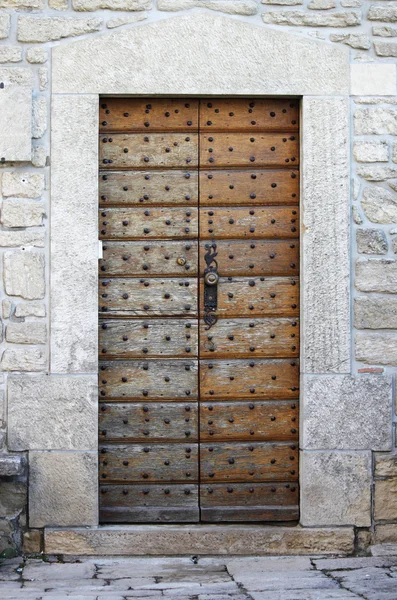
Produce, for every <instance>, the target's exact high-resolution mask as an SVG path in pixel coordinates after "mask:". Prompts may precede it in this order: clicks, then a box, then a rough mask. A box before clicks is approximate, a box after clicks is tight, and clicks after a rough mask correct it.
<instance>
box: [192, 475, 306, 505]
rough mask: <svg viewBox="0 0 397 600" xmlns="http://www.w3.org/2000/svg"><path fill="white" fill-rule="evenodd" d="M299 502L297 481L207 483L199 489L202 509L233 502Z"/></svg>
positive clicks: (252, 503)
mask: <svg viewBox="0 0 397 600" xmlns="http://www.w3.org/2000/svg"><path fill="white" fill-rule="evenodd" d="M231 490H232V491H231ZM298 502H299V487H298V484H297V483H291V482H290V481H288V482H286V481H284V482H273V483H234V484H233V485H232V486H231V485H230V484H224V483H214V484H212V483H209V484H207V485H202V486H201V489H200V505H201V508H203V509H209V508H213V509H216V508H227V507H230V505H231V504H233V505H234V506H236V507H240V508H249V509H250V508H252V507H255V506H256V507H258V508H259V507H265V506H272V507H282V506H283V507H291V506H294V505H296V504H298Z"/></svg>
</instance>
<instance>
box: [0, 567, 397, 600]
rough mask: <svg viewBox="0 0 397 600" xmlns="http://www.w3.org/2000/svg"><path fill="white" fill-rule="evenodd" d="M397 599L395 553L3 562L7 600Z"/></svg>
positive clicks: (0, 583)
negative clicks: (341, 555)
mask: <svg viewBox="0 0 397 600" xmlns="http://www.w3.org/2000/svg"><path fill="white" fill-rule="evenodd" d="M62 598H67V599H71V600H129V599H131V600H137V599H141V598H142V599H146V598H147V599H149V600H160V599H162V600H164V599H168V600H172V599H174V600H354V599H360V598H361V599H362V598H364V599H366V600H397V556H394V557H368V558H367V557H366V558H319V557H313V558H309V557H274V558H273V557H269V558H263V557H249V558H234V557H230V558H219V557H216V558H215V557H214V558H211V557H199V558H197V557H190V558H188V557H184V558H154V557H153V558H88V559H85V560H76V562H66V563H64V562H59V561H57V560H56V559H55V558H54V559H49V561H48V562H47V561H43V560H39V559H26V560H23V559H18V558H15V559H11V560H5V561H3V562H2V563H0V599H1V600H23V599H25V600H42V599H43V600H59V599H62Z"/></svg>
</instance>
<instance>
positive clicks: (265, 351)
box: [200, 318, 299, 358]
mask: <svg viewBox="0 0 397 600" xmlns="http://www.w3.org/2000/svg"><path fill="white" fill-rule="evenodd" d="M293 323H294V325H292V324H293ZM206 327H207V326H206V325H205V323H204V322H203V321H201V323H200V356H201V358H229V357H230V358H251V357H262V358H263V357H267V358H286V357H297V356H298V355H299V326H298V325H297V322H296V321H295V320H294V319H238V318H236V319H219V320H218V322H217V323H215V325H213V326H212V327H211V329H210V330H209V331H207V329H206Z"/></svg>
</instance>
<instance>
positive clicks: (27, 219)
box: [0, 0, 397, 555]
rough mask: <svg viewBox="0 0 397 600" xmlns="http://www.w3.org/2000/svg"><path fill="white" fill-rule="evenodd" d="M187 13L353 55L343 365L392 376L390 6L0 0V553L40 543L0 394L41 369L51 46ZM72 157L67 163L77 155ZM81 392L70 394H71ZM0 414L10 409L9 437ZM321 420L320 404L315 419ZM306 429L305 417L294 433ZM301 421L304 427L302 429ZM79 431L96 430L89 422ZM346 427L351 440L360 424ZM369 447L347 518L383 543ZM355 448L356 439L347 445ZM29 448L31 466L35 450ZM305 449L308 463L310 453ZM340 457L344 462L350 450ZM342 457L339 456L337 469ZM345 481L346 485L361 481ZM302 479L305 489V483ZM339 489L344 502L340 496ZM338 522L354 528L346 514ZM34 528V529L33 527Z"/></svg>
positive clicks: (395, 164)
mask: <svg viewBox="0 0 397 600" xmlns="http://www.w3.org/2000/svg"><path fill="white" fill-rule="evenodd" d="M189 11H191V13H192V16H193V17H194V15H196V14H197V13H198V12H199V11H200V12H201V11H207V12H208V11H217V12H219V13H227V14H229V15H233V18H235V19H237V20H243V21H247V22H250V23H255V24H257V25H258V26H260V27H263V28H265V27H266V28H271V29H282V30H283V31H289V32H291V33H294V34H296V35H297V36H303V37H308V38H316V39H319V40H324V42H326V43H328V44H330V45H344V46H347V47H348V48H349V51H350V55H351V63H352V64H354V65H356V67H355V70H354V79H353V89H352V92H353V93H354V94H355V95H354V96H353V97H352V100H351V110H352V124H353V125H352V132H351V133H352V140H351V143H352V227H353V236H352V237H353V242H352V243H353V248H352V255H353V264H352V282H353V283H352V286H353V287H352V289H353V303H354V306H353V309H354V327H355V330H354V335H353V339H354V347H353V348H352V361H353V371H352V373H353V375H354V374H356V375H360V374H365V373H371V374H377V375H378V376H379V377H382V376H385V375H389V376H392V377H393V378H394V373H395V371H396V367H397V96H396V66H395V62H396V57H397V3H395V2H393V1H390V0H373V2H367V1H366V0H262V2H260V1H259V0H155V2H152V0H48V2H47V0H0V63H1V66H0V128H1V131H0V191H1V211H0V224H1V228H0V254H1V255H2V256H1V257H0V269H1V271H2V294H1V301H2V308H1V313H2V314H1V316H2V329H1V332H2V333H1V344H0V370H1V371H2V374H1V382H0V385H1V386H2V389H1V396H0V454H1V458H0V477H3V479H2V480H1V482H0V485H1V486H2V488H1V489H2V492H0V555H1V552H2V551H8V549H10V548H17V549H20V548H21V546H22V541H23V540H22V536H23V532H24V531H25V537H24V542H23V543H24V547H25V549H26V550H27V551H39V550H40V532H39V531H38V530H32V529H31V530H30V531H27V513H26V502H27V489H26V482H27V457H25V453H24V447H23V444H22V445H18V439H17V438H16V436H15V429H17V423H18V410H16V411H14V412H13V411H12V410H10V411H7V406H6V402H7V378H8V376H9V374H10V373H12V372H25V373H37V374H39V373H42V374H45V373H46V372H48V366H49V344H48V336H49V326H48V319H49V313H50V306H49V302H48V289H49V282H48V276H49V245H48V239H49V219H50V215H51V207H50V204H49V172H50V165H51V156H50V138H49V117H50V92H51V78H50V66H51V49H52V48H53V47H55V46H58V45H60V44H62V45H65V44H68V43H70V41H71V40H72V39H75V38H76V37H80V38H83V37H95V36H98V35H99V34H103V33H105V32H106V31H107V30H113V29H115V28H121V29H126V28H133V27H139V26H140V25H141V22H144V21H146V22H153V21H158V20H160V19H167V18H168V17H169V16H170V15H172V14H174V13H175V12H186V13H187V12H189ZM208 52H209V53H210V52H211V48H208ZM31 91H33V93H32V94H31ZM75 161H76V169H78V167H79V156H76V157H75ZM67 218H69V219H70V220H71V221H72V220H73V219H76V218H78V215H74V214H69V215H68V217H67ZM326 227H327V223H326V222H324V228H326ZM71 243H72V240H71ZM43 376H44V375H43ZM387 381H389V379H387ZM338 385H339V384H338ZM346 385H350V383H349V382H348V383H347V384H346ZM393 385H394V384H393ZM353 387H354V386H353ZM308 388H310V386H308ZM328 389H329V388H328ZM56 393H57V394H58V395H59V394H60V393H61V392H60V391H59V390H58V391H57V392H56ZM335 393H336V392H335ZM338 393H340V394H341V395H342V396H343V397H344V398H345V401H346V406H347V405H348V404H349V402H350V400H351V399H352V396H349V395H346V393H345V392H343V393H342V392H338ZM374 393H376V386H375V392H374ZM84 394H85V392H84V393H83V392H82V397H84ZM352 394H353V392H352ZM353 395H354V394H353ZM91 397H92V396H90V398H91ZM338 397H339V396H338ZM367 399H368V398H367ZM331 400H332V398H331ZM49 401H50V399H49ZM32 402H33V403H34V395H33V396H32ZM363 405H364V407H365V412H364V408H362V407H361V412H360V396H359V394H356V395H354V406H355V410H356V411H357V423H358V424H359V426H358V429H361V430H362V431H364V430H365V423H366V422H368V419H370V418H372V417H371V410H372V411H374V415H375V413H376V401H375V402H374V400H373V397H372V402H370V406H369V405H368V402H364V403H363ZM17 409H18V406H17ZM380 410H382V415H381V417H382V418H383V416H384V415H385V414H386V416H387V418H388V419H389V421H388V422H389V429H388V431H389V436H390V437H389V440H391V436H392V435H393V436H394V438H393V439H395V432H393V428H394V427H395V425H394V421H395V420H396V419H395V410H393V415H392V414H388V412H387V410H388V409H387V406H386V407H383V408H382V409H380ZM7 414H8V415H9V418H10V419H14V427H13V432H12V435H10V436H9V438H8V439H7V434H6V428H7ZM60 414H61V413H60ZM374 415H373V416H374ZM322 418H324V415H323V414H321V415H320V416H319V419H320V420H321V419H322ZM330 418H332V411H331V413H330ZM15 423H16V425H15ZM33 424H34V404H33V409H32V426H33ZM309 429H310V423H309V424H308V427H307V431H308V430H309ZM386 429H387V427H386ZM307 431H306V430H305V435H309V434H308V433H307ZM383 431H384V428H383ZM48 435H49V436H51V435H54V432H48ZM55 435H58V432H55ZM90 435H95V434H94V433H93V432H90ZM355 435H357V436H358V438H359V437H360V431H359V430H358V431H357V432H355ZM363 435H365V434H364V433H363ZM371 444H372V445H370V446H367V445H366V446H364V447H365V448H366V449H367V448H369V447H370V448H371V449H373V450H375V452H374V454H375V459H374V461H368V456H367V455H366V456H365V457H362V460H361V459H360V460H358V462H357V457H355V458H354V460H353V462H352V464H353V466H352V467H351V469H353V471H354V469H356V470H357V472H361V471H360V470H362V472H364V473H365V476H364V478H361V480H360V481H361V488H360V489H361V490H362V485H365V494H364V496H365V499H364V500H363V502H364V504H365V506H364V508H363V507H361V508H362V511H363V514H364V513H365V514H364V516H363V518H362V519H358V524H359V525H360V527H361V526H362V531H363V533H360V532H359V534H358V535H359V537H360V536H361V538H360V539H362V540H364V541H367V542H368V540H369V534H368V531H369V529H368V528H369V526H370V525H371V523H372V524H373V523H374V522H376V523H379V524H380V527H379V528H378V531H379V534H378V539H379V540H381V539H382V535H383V533H382V531H384V535H385V536H386V537H387V536H389V537H387V541H391V540H390V536H392V535H393V534H392V533H387V532H390V531H391V532H393V531H394V536H395V538H397V500H396V497H397V470H396V461H397V459H396V456H395V455H394V453H391V454H387V453H383V452H376V448H377V445H376V441H374V442H373V443H372V441H371ZM386 445H387V444H386ZM389 445H390V444H389ZM394 446H395V442H393V447H394ZM43 447H45V445H44V446H41V448H43ZM382 447H385V446H382ZM360 448H361V446H360V441H359V439H358V441H357V450H360ZM33 454H34V452H33ZM344 456H345V458H346V456H347V455H344ZM33 458H34V461H33V463H34V468H35V469H36V470H37V469H38V468H39V463H40V460H39V459H40V454H38V456H33ZM336 458H337V457H336ZM336 458H335V456H334V457H333V459H332V460H333V462H332V461H330V460H328V459H327V460H326V461H325V462H326V466H324V465H322V466H321V465H320V466H319V464H320V463H318V462H317V463H316V464H314V463H313V464H312V466H311V469H312V471H313V472H316V469H318V476H321V474H322V473H324V468H325V469H328V471H329V473H331V475H330V480H331V483H332V482H333V484H332V485H337V483H338V479H337V478H336V477H335V476H334V475H335V473H337V472H340V466H338V461H337V460H336ZM318 459H319V460H320V461H321V460H322V457H321V456H318ZM307 460H309V458H308V459H307ZM346 460H348V461H350V457H349V456H347V459H346ZM313 461H314V455H313ZM354 461H356V462H354ZM360 461H361V462H360ZM372 462H373V463H374V466H373V465H372ZM33 463H32V464H33ZM364 463H365V464H364ZM346 464H347V463H346V462H345V463H343V468H344V469H346ZM354 465H355V466H354ZM320 467H321V468H320ZM35 472H36V471H35ZM33 474H34V473H33ZM363 481H364V484H363V483H362V482H363ZM339 483H340V481H339ZM343 485H349V478H346V477H345V478H344V480H343ZM351 485H352V488H351V489H352V490H353V491H354V490H357V488H356V487H354V486H355V485H358V487H360V482H358V483H357V482H352V483H351ZM307 486H308V487H307V489H308V490H309V489H310V482H307ZM354 493H356V492H354ZM327 497H328V498H329V499H330V500H328V501H329V502H331V501H332V494H331V495H330V494H326V497H324V498H322V499H320V500H321V501H322V502H326V501H327ZM346 498H347V500H346V501H348V495H347V496H346ZM317 500H319V499H317ZM321 518H322V516H321V515H319V522H318V523H314V522H311V523H310V524H311V525H321V524H322V523H321V522H320V521H321ZM338 518H339V517H338V516H336V517H335V520H336V522H333V523H332V524H336V525H338V524H339V522H338ZM351 521H352V523H351V524H353V525H354V524H355V517H354V515H353V516H352V519H351ZM385 523H386V524H387V523H394V524H395V525H394V529H393V527H390V525H387V527H386V528H385V529H384V530H382V527H383V526H384V524H385ZM36 525H37V527H40V523H37V524H36ZM394 541H395V540H394Z"/></svg>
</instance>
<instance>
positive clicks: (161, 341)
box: [98, 319, 198, 359]
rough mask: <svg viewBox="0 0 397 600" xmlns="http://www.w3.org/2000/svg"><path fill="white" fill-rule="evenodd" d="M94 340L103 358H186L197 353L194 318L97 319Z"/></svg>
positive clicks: (195, 322) (195, 320)
mask: <svg viewBox="0 0 397 600" xmlns="http://www.w3.org/2000/svg"><path fill="white" fill-rule="evenodd" d="M98 337H99V355H100V356H103V355H104V354H106V356H105V357H104V358H106V359H110V358H142V357H147V358H148V357H151V358H153V357H161V356H164V357H165V356H169V357H177V356H179V357H186V356H190V355H191V356H196V355H197V350H198V348H197V344H198V326H197V319H150V320H149V321H148V322H146V320H143V319H134V320H131V319H123V320H120V319H113V320H112V319H101V320H100V322H99V331H98ZM104 350H106V352H104Z"/></svg>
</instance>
